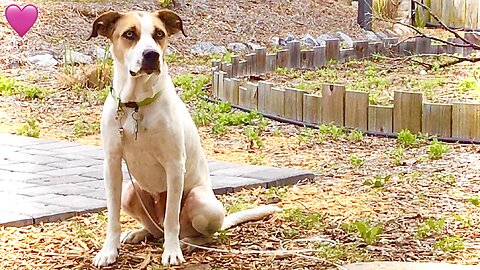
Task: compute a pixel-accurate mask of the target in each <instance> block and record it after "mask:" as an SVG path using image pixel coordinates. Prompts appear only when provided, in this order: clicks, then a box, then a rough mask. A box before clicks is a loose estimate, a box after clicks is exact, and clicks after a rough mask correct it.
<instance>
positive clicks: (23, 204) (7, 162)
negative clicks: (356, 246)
mask: <svg viewBox="0 0 480 270" xmlns="http://www.w3.org/2000/svg"><path fill="white" fill-rule="evenodd" d="M103 157H104V156H103V150H102V148H101V147H98V146H90V145H81V144H78V143H72V142H63V141H50V140H44V139H35V138H30V137H23V136H16V135H10V134H2V133H0V225H5V226H25V225H30V224H38V223H39V222H52V221H57V220H63V219H66V218H69V217H72V216H74V215H78V214H83V213H87V212H94V211H99V210H103V209H105V208H106V201H105V189H104V183H103V180H102V179H103V173H102V170H103ZM209 168H210V174H211V176H212V181H213V186H214V189H215V193H217V194H224V193H227V192H232V191H237V190H239V189H241V188H243V187H254V186H263V187H271V186H279V185H287V184H293V183H296V182H297V181H299V180H303V179H306V178H310V179H312V178H313V174H312V173H310V172H306V171H298V170H292V169H282V168H273V167H265V166H252V165H245V164H235V163H228V162H221V161H209ZM124 181H129V178H128V174H127V173H126V168H125V166H124Z"/></svg>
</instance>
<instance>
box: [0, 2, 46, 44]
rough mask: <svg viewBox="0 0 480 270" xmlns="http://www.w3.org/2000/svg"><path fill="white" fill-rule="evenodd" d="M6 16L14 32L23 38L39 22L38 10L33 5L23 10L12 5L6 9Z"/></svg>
mask: <svg viewBox="0 0 480 270" xmlns="http://www.w3.org/2000/svg"><path fill="white" fill-rule="evenodd" d="M5 16H6V17H7V21H8V23H9V24H10V26H12V28H13V30H15V32H17V33H18V35H19V36H20V37H23V36H24V35H25V34H26V33H27V32H28V30H30V28H32V26H33V25H34V24H35V22H36V21H37V18H38V9H37V7H36V6H34V5H32V4H28V5H25V6H24V7H23V8H20V7H19V6H18V5H16V4H11V5H9V6H8V7H7V8H6V9H5Z"/></svg>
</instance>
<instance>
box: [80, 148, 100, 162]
mask: <svg viewBox="0 0 480 270" xmlns="http://www.w3.org/2000/svg"><path fill="white" fill-rule="evenodd" d="M78 154H79V155H81V156H86V157H91V158H94V159H97V160H104V159H105V153H104V151H103V149H101V148H99V149H92V150H88V151H80V152H78Z"/></svg>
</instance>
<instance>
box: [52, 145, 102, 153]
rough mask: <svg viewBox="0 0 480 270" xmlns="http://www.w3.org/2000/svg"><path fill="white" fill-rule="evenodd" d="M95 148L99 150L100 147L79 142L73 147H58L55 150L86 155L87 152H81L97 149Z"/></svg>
mask: <svg viewBox="0 0 480 270" xmlns="http://www.w3.org/2000/svg"><path fill="white" fill-rule="evenodd" d="M95 150H98V149H97V148H96V147H94V146H89V145H81V144H77V145H75V146H71V147H62V148H57V149H55V152H56V153H60V154H71V153H75V154H79V155H82V156H85V154H81V153H82V152H83V153H88V152H91V151H95Z"/></svg>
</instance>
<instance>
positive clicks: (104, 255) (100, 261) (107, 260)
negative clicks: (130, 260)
mask: <svg viewBox="0 0 480 270" xmlns="http://www.w3.org/2000/svg"><path fill="white" fill-rule="evenodd" d="M117 257H118V250H117V248H111V247H109V246H107V245H104V246H103V248H102V249H101V250H100V251H99V252H98V253H97V255H96V256H95V258H94V259H93V265H94V266H96V267H101V266H108V265H110V264H112V263H114V262H115V261H116V260H117Z"/></svg>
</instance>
